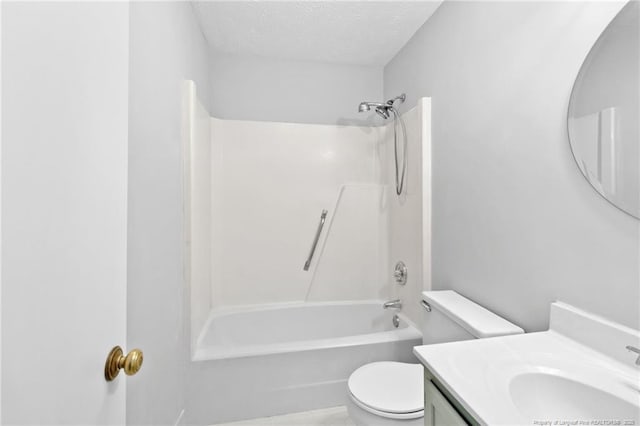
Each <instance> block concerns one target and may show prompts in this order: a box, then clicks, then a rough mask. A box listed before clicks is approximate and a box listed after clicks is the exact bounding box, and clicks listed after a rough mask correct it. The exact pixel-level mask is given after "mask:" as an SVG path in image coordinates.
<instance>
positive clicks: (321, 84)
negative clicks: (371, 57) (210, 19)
mask: <svg viewBox="0 0 640 426" xmlns="http://www.w3.org/2000/svg"><path fill="white" fill-rule="evenodd" d="M210 64H211V101H212V103H211V113H212V115H213V116H214V117H218V118H227V119H235V120H258V121H285V122H294V123H320V124H341V123H343V124H362V123H366V122H365V121H364V120H365V117H364V116H363V115H362V114H358V104H359V103H360V102H362V101H363V100H379V99H381V98H382V67H365V66H353V65H337V64H325V63H320V62H299V61H286V60H278V59H267V58H260V57H247V56H234V55H229V54H222V53H217V52H212V53H211V57H210Z"/></svg>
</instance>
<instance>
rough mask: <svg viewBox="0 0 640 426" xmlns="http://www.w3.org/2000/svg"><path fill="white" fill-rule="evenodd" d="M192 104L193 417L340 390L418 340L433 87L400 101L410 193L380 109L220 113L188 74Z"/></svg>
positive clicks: (300, 401) (261, 408)
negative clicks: (361, 115) (296, 117)
mask: <svg viewBox="0 0 640 426" xmlns="http://www.w3.org/2000/svg"><path fill="white" fill-rule="evenodd" d="M355 107H357V105H356V106H354V108H355ZM183 110H184V111H185V116H184V119H185V124H186V125H185V132H184V137H183V139H184V141H185V143H184V153H185V155H184V158H185V165H184V168H185V186H186V187H185V194H186V199H185V209H186V216H187V217H188V220H187V223H186V224H185V225H186V226H185V240H186V253H187V256H186V265H185V266H186V267H185V271H186V278H187V279H186V281H187V283H188V286H187V290H188V292H189V294H190V296H189V300H191V306H190V314H191V315H190V317H191V325H190V330H191V338H190V341H191V354H192V360H193V361H192V363H191V365H190V367H189V373H188V398H187V401H188V402H187V407H186V417H187V420H188V422H189V423H193V424H207V423H208V424H211V423H216V422H222V421H233V420H239V419H243V418H252V417H259V416H268V415H275V414H282V413H287V412H295V411H301V410H308V409H316V408H322V407H328V406H332V405H341V404H343V403H344V401H345V398H346V384H345V383H346V379H347V378H348V376H349V374H350V373H351V372H352V371H353V370H354V369H355V368H357V367H359V366H360V365H362V364H365V363H367V362H372V361H376V360H402V361H412V360H413V355H412V354H411V348H412V347H413V346H414V345H416V344H419V343H420V342H421V339H420V333H419V331H418V328H417V327H416V326H415V324H416V323H418V322H419V321H420V311H419V310H418V309H419V306H418V301H419V294H420V292H421V291H422V290H423V289H424V288H428V287H429V283H428V281H425V280H424V279H423V278H422V275H423V274H422V271H423V270H424V269H425V268H428V267H429V264H428V253H429V248H428V244H426V245H425V244H423V241H428V239H424V238H423V229H424V230H427V232H428V230H429V228H430V227H429V224H428V220H429V215H428V210H429V206H428V205H426V204H425V205H423V204H424V203H425V201H424V200H425V198H424V197H423V194H424V192H425V191H428V189H429V186H430V185H429V176H430V173H429V170H430V159H429V154H430V150H429V148H428V147H429V146H430V123H429V117H430V102H429V100H428V99H422V100H421V101H420V102H419V104H418V106H416V107H415V108H413V109H412V110H410V111H409V112H407V113H406V114H405V115H404V119H405V121H406V127H407V135H408V154H409V167H408V176H407V186H406V188H407V190H406V192H405V193H404V194H403V195H402V196H401V197H397V196H396V194H395V192H394V189H393V184H392V182H393V179H394V176H393V173H394V171H393V166H392V164H393V163H392V162H393V134H392V125H390V124H388V123H383V122H382V120H379V119H375V121H374V119H372V120H371V123H375V124H378V125H318V124H294V123H278V122H256V121H241V120H222V119H217V118H211V117H209V116H208V114H207V113H206V110H205V109H204V108H203V107H202V105H201V104H200V103H199V102H198V100H197V95H196V90H195V86H194V84H193V83H192V82H186V83H185V99H184V108H183ZM364 124H368V122H364ZM381 124H386V125H381ZM425 147H426V149H425ZM427 193H428V192H427ZM427 200H428V198H427ZM425 206H426V207H425ZM425 208H426V209H427V211H426V212H425V213H426V214H423V210H424V209H425ZM325 209H326V210H328V215H327V219H326V223H325V226H324V228H323V230H322V233H321V235H320V239H319V241H318V246H317V249H316V252H315V255H314V257H313V260H312V262H311V265H310V268H309V270H308V271H304V270H303V265H304V263H305V260H306V259H307V256H308V255H309V249H310V245H311V242H312V240H313V237H314V235H315V232H316V229H317V226H318V221H319V219H320V213H321V211H322V210H325ZM423 246H424V247H423ZM425 247H426V248H425ZM399 256H402V258H401V257H399ZM400 259H402V260H403V261H405V263H406V264H407V266H408V267H409V281H408V283H407V285H406V286H404V287H402V288H398V286H396V285H395V284H394V283H393V281H392V279H391V270H392V264H394V263H395V262H396V261H397V260H400ZM425 262H426V263H425ZM427 275H428V274H427ZM396 297H401V298H403V299H404V300H405V301H406V302H405V308H404V309H403V312H401V313H400V318H401V321H400V327H398V328H395V327H393V325H392V321H391V317H392V316H393V312H390V311H384V310H383V309H382V307H381V304H382V301H384V300H387V299H391V298H396ZM251 336H253V337H251Z"/></svg>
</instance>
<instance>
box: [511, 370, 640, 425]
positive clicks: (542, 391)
mask: <svg viewBox="0 0 640 426" xmlns="http://www.w3.org/2000/svg"><path fill="white" fill-rule="evenodd" d="M509 392H510V394H511V399H512V401H513V403H514V405H515V406H516V408H517V409H518V410H519V411H520V412H521V413H522V414H523V415H524V416H526V417H528V418H531V419H535V420H571V421H580V420H585V421H594V420H616V421H621V422H624V421H635V423H632V424H638V423H640V393H637V391H634V390H633V389H629V391H628V393H627V396H628V397H629V398H630V400H631V401H634V402H635V404H634V403H633V402H631V401H627V400H624V399H621V398H619V397H618V396H616V395H613V394H611V393H609V392H606V391H604V390H601V389H598V388H596V387H594V386H591V385H589V384H586V383H583V382H580V381H576V380H572V379H570V378H567V377H564V376H561V375H556V374H549V373H537V372H536V373H524V374H519V375H516V376H514V377H513V378H512V379H511V381H510V383H509ZM622 424H624V423H622Z"/></svg>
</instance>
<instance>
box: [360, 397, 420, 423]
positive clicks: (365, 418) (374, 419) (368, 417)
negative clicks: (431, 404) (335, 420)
mask: <svg viewBox="0 0 640 426" xmlns="http://www.w3.org/2000/svg"><path fill="white" fill-rule="evenodd" d="M347 412H348V413H349V417H350V418H351V420H352V421H353V423H355V424H356V426H423V425H424V417H418V418H416V419H406V420H402V419H389V418H387V417H382V416H377V415H375V414H372V413H370V412H368V411H366V410H364V409H363V408H360V407H359V406H357V405H356V404H355V403H354V402H353V400H352V399H351V397H349V398H348V400H347Z"/></svg>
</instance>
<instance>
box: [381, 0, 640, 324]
mask: <svg viewBox="0 0 640 426" xmlns="http://www.w3.org/2000/svg"><path fill="white" fill-rule="evenodd" d="M620 7H621V5H620V4H613V3H604V2H530V3H529V2H445V3H444V4H443V5H442V6H441V7H440V8H439V10H438V11H436V13H435V14H434V16H433V17H432V18H431V19H430V20H429V21H428V22H427V23H426V24H425V25H424V26H423V27H422V28H421V29H420V30H419V31H418V32H417V33H416V34H415V36H414V37H413V38H412V39H411V40H410V42H409V43H408V44H407V45H406V46H405V47H404V48H403V49H402V50H401V51H400V52H399V53H398V55H397V56H396V57H395V58H394V59H393V60H392V61H391V62H390V63H389V64H388V65H387V66H386V67H385V70H384V90H385V94H386V95H387V96H389V95H391V94H393V93H397V92H406V93H407V95H408V102H407V103H406V104H405V105H406V106H411V105H414V104H415V102H416V99H417V98H418V97H420V96H431V97H432V98H433V242H432V244H433V271H432V279H433V286H434V288H435V289H446V288H452V289H454V290H457V291H458V292H460V293H461V294H463V295H465V296H467V297H469V298H471V299H472V300H475V301H477V302H479V303H480V304H482V305H484V306H486V307H487V308H489V309H492V310H494V311H495V312H497V313H499V314H502V315H503V316H505V317H506V318H508V319H510V320H512V321H514V322H516V323H517V324H520V325H521V326H523V327H524V328H525V329H527V330H528V331H534V330H543V329H546V328H547V326H548V314H549V303H550V302H552V301H554V300H562V301H565V302H567V303H571V304H574V305H576V306H578V307H581V308H584V309H587V310H590V311H593V312H596V313H598V314H601V315H604V316H607V317H610V318H611V319H613V320H616V321H619V322H622V323H623V324H626V325H629V326H633V327H636V328H638V327H639V326H640V318H639V315H640V314H639V308H640V307H639V303H638V301H639V300H640V291H639V287H640V285H639V271H638V269H639V266H638V262H639V248H638V236H639V221H638V220H636V219H633V218H631V217H630V216H628V215H626V214H624V213H622V212H620V211H619V210H617V209H616V208H615V207H613V206H611V205H609V204H608V203H607V202H606V201H605V200H603V199H602V198H600V196H599V195H598V194H597V193H596V192H595V191H594V190H593V189H592V188H591V187H590V186H589V184H588V183H587V182H586V181H585V179H584V178H583V177H582V175H581V173H580V171H579V170H578V168H577V166H576V165H575V164H574V161H573V158H572V155H571V151H570V148H569V143H568V140H567V131H566V113H567V104H568V100H569V95H570V91H571V88H572V85H573V81H574V79H575V77H576V75H577V73H578V70H579V68H580V66H581V64H582V61H583V60H584V58H585V57H586V55H587V53H588V51H589V48H590V47H591V45H592V44H593V43H594V42H595V40H596V39H597V37H598V35H599V34H600V32H601V31H602V30H603V29H604V27H605V26H606V24H607V23H608V22H609V21H610V20H611V19H612V18H613V16H614V15H615V13H616V12H617V11H618V10H619V9H620Z"/></svg>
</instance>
